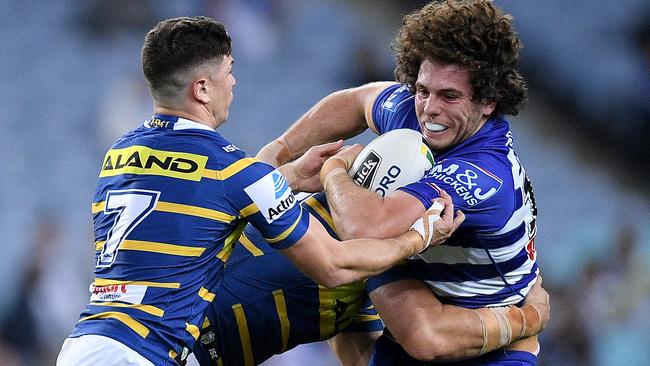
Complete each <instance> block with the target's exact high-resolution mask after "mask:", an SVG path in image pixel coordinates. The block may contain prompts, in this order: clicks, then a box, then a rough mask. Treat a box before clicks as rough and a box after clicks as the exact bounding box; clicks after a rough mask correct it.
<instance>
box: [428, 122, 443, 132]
mask: <svg viewBox="0 0 650 366" xmlns="http://www.w3.org/2000/svg"><path fill="white" fill-rule="evenodd" d="M424 127H425V128H426V129H427V130H428V131H431V132H442V131H445V130H447V128H448V127H447V126H443V125H441V124H439V123H432V122H425V123H424Z"/></svg>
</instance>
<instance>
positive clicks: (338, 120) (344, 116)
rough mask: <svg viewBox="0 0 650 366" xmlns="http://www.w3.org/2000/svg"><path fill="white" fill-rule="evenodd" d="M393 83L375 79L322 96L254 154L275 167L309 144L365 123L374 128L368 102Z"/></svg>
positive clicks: (355, 131)
mask: <svg viewBox="0 0 650 366" xmlns="http://www.w3.org/2000/svg"><path fill="white" fill-rule="evenodd" d="M393 84H394V83H393V82H383V81H382V82H375V83H370V84H366V85H363V86H359V87H356V88H351V89H345V90H340V91H337V92H334V93H332V94H330V95H328V96H326V97H325V98H323V99H322V100H320V101H319V102H318V103H316V105H314V106H313V107H312V108H311V109H310V110H309V111H307V113H305V114H304V115H302V116H301V117H300V118H299V119H298V121H296V122H295V123H294V124H293V125H292V126H291V127H290V128H289V129H288V130H287V131H286V132H285V133H284V134H282V136H280V137H278V138H277V139H276V140H274V141H272V142H270V143H269V144H267V145H266V146H264V147H263V148H262V149H261V150H260V151H259V153H258V154H257V158H258V159H260V160H262V161H264V162H267V163H269V164H271V165H273V166H276V167H277V166H281V165H283V164H285V163H287V162H289V161H292V160H294V159H296V158H298V157H300V156H302V154H304V153H305V151H307V149H309V148H310V147H311V146H315V145H318V144H323V143H326V142H332V141H336V140H339V139H347V138H350V137H354V136H356V135H358V134H360V133H361V132H363V131H365V130H366V128H368V127H370V128H371V129H372V130H373V131H375V127H374V124H373V122H372V118H371V115H370V112H371V110H372V104H373V102H374V100H375V98H376V97H377V95H378V94H379V93H380V92H381V91H382V90H384V89H386V88H387V87H389V86H390V85H393ZM366 121H367V122H366ZM375 132H376V131H375Z"/></svg>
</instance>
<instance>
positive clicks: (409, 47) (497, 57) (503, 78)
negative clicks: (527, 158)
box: [392, 0, 528, 115]
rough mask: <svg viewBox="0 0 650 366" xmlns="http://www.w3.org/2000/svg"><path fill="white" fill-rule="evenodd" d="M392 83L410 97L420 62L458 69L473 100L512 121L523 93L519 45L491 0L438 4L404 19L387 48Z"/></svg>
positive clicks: (455, 0) (508, 19)
mask: <svg viewBox="0 0 650 366" xmlns="http://www.w3.org/2000/svg"><path fill="white" fill-rule="evenodd" d="M392 48H393V51H395V55H396V57H397V64H396V66H395V78H396V80H397V81H398V82H400V83H404V84H407V85H408V86H409V88H410V89H411V92H414V88H415V81H416V80H417V77H418V71H419V69H420V64H421V63H422V61H424V60H426V59H429V60H431V61H437V62H442V63H445V64H460V65H463V66H465V67H467V69H468V70H469V72H470V84H471V86H472V92H473V94H472V99H473V100H485V101H495V102H496V108H495V110H494V112H493V113H492V114H493V115H496V114H508V115H517V113H519V111H520V110H521V109H522V108H523V106H524V105H525V104H526V100H527V98H528V97H527V87H526V82H525V81H524V79H523V77H522V76H521V75H520V74H519V71H518V70H517V62H518V59H519V51H520V50H521V48H522V43H521V41H520V40H519V37H518V36H517V33H516V32H515V30H514V28H513V26H512V16H511V15H509V14H504V12H503V11H502V10H501V9H499V8H498V7H496V6H494V5H493V4H492V2H491V1H490V0H443V1H440V0H437V1H433V2H431V3H429V4H427V5H425V6H424V7H423V8H422V9H421V10H419V11H416V12H414V13H412V14H409V15H406V16H405V17H404V19H403V22H402V27H401V28H400V30H399V32H398V34H397V37H396V38H395V42H394V43H393V45H392Z"/></svg>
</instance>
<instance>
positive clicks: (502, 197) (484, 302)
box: [369, 85, 538, 308]
mask: <svg viewBox="0 0 650 366" xmlns="http://www.w3.org/2000/svg"><path fill="white" fill-rule="evenodd" d="M373 119H374V121H373V122H374V124H375V126H376V127H377V129H378V131H379V133H384V132H387V131H390V130H393V129H397V128H411V129H414V130H418V131H419V125H418V122H417V117H416V115H415V108H414V97H413V95H412V94H411V93H410V92H409V91H408V89H407V88H406V87H405V86H400V85H395V86H391V87H389V88H387V89H386V90H384V91H383V92H382V93H380V94H379V96H378V98H377V100H376V101H375V104H374V106H373ZM439 189H442V190H444V191H445V192H447V193H449V195H450V196H451V197H452V199H453V202H454V205H455V208H456V209H460V210H461V211H463V213H464V214H465V216H466V219H465V221H464V222H463V223H462V224H461V226H460V227H459V228H458V230H457V231H456V232H455V233H454V234H453V235H452V236H451V238H449V240H447V241H446V242H445V243H444V244H443V245H440V246H438V247H434V248H430V249H429V250H427V251H426V252H424V253H422V254H419V255H417V256H414V257H412V258H410V259H409V260H408V261H407V264H406V265H404V266H397V267H395V268H393V269H392V270H389V271H388V272H385V273H384V274H382V275H380V276H378V277H376V278H373V279H371V280H370V281H369V287H370V289H374V288H377V287H379V286H381V285H382V284H384V283H388V282H392V281H396V280H399V279H406V278H419V279H421V280H423V281H425V282H426V283H427V284H428V285H429V287H430V288H431V289H432V290H433V291H434V292H435V293H436V294H437V295H438V297H439V298H440V300H441V301H443V302H445V303H449V304H454V305H459V306H463V307H470V308H475V307H484V306H502V305H512V304H517V303H519V302H521V301H522V300H523V298H524V296H525V295H526V294H527V293H528V291H529V289H530V288H531V287H532V285H533V284H534V283H535V280H536V278H537V274H538V268H537V264H536V261H535V259H536V252H535V244H534V242H535V235H536V232H537V230H536V226H535V218H536V215H537V208H536V206H535V198H534V194H533V190H532V185H531V183H530V181H529V179H528V177H527V176H526V172H525V171H524V168H523V166H522V165H521V163H520V161H519V159H518V158H517V156H516V154H515V152H514V150H513V137H512V133H511V132H510V130H509V126H508V122H507V121H506V120H505V119H503V118H493V119H490V120H488V121H487V122H486V123H485V125H484V126H483V127H482V128H481V129H480V130H479V131H478V132H477V133H476V134H475V135H473V136H472V137H470V138H469V139H467V140H466V141H464V142H463V143H461V144H460V145H458V146H456V147H455V148H453V149H451V150H449V151H447V152H445V153H442V154H438V155H436V164H435V166H434V167H433V168H432V169H431V170H430V171H429V172H428V173H427V174H426V175H425V176H424V177H423V178H422V179H421V180H420V181H418V182H416V183H413V184H409V185H407V186H405V187H402V188H400V190H402V191H404V192H406V193H409V194H411V195H413V196H414V197H416V198H418V199H419V200H420V201H421V202H422V205H423V206H424V207H425V208H428V207H429V206H430V205H431V202H432V200H433V199H434V198H436V197H438V196H439Z"/></svg>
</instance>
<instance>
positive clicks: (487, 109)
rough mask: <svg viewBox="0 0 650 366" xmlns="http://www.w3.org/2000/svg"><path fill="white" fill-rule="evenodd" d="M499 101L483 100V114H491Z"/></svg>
mask: <svg viewBox="0 0 650 366" xmlns="http://www.w3.org/2000/svg"><path fill="white" fill-rule="evenodd" d="M496 106H497V102H496V101H491V102H488V101H482V102H481V114H482V115H484V116H489V115H491V114H492V112H494V108H496Z"/></svg>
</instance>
